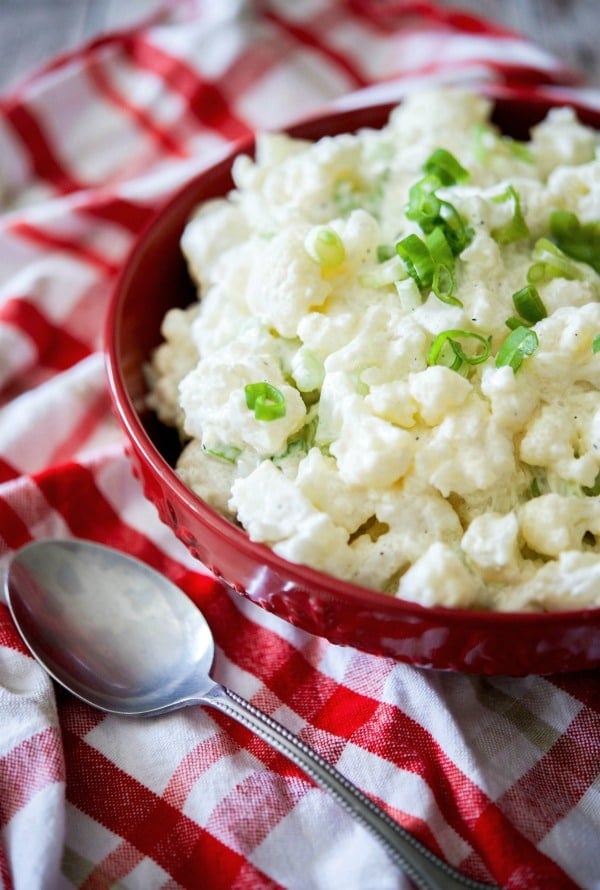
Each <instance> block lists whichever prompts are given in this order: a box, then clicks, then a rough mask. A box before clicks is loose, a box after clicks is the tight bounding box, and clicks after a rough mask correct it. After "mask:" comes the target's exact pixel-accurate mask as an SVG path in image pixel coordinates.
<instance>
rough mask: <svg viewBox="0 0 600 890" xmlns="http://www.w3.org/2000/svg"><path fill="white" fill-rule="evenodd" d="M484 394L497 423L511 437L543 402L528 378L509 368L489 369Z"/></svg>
mask: <svg viewBox="0 0 600 890" xmlns="http://www.w3.org/2000/svg"><path fill="white" fill-rule="evenodd" d="M481 391H482V393H483V395H485V396H486V397H487V398H488V399H489V401H490V405H491V409H492V417H493V419H494V422H495V423H497V424H498V425H499V426H500V427H501V428H502V429H503V430H506V432H508V433H513V432H517V431H518V430H520V429H522V428H523V426H524V425H525V423H526V422H527V420H528V419H529V417H531V415H532V414H533V412H534V411H535V409H536V407H537V405H538V404H539V401H540V396H539V394H538V392H537V391H536V390H535V388H534V387H533V386H532V385H531V383H530V382H529V381H528V380H527V378H524V377H523V376H522V375H517V374H515V373H514V371H513V369H512V368H511V367H509V366H508V365H505V366H504V367H502V368H496V367H494V366H493V365H487V366H486V367H485V368H484V369H483V373H482V376H481Z"/></svg>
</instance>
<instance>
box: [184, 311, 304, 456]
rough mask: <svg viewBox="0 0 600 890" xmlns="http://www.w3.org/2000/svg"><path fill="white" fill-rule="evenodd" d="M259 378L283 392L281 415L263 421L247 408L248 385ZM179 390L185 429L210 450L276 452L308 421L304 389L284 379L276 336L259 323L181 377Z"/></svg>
mask: <svg viewBox="0 0 600 890" xmlns="http://www.w3.org/2000/svg"><path fill="white" fill-rule="evenodd" d="M261 381H266V382H268V383H270V384H272V385H273V386H274V387H276V389H278V390H279V391H280V392H281V394H282V396H283V398H284V400H285V414H284V416H283V417H279V418H276V419H274V420H268V421H266V420H260V419H257V418H256V417H255V414H254V411H252V410H251V409H250V408H248V406H247V404H246V397H245V386H246V385H247V384H251V383H257V382H261ZM179 392H180V403H181V407H182V409H183V412H184V415H185V431H186V433H187V434H188V435H189V436H192V437H196V438H198V439H199V440H200V441H201V442H202V444H203V445H204V447H205V448H207V449H209V450H212V449H214V448H220V447H221V446H222V445H223V444H225V445H228V446H230V447H235V448H240V449H245V448H248V447H249V448H253V449H255V450H256V451H257V452H258V453H259V454H261V455H274V454H278V453H280V452H281V451H283V450H284V448H285V447H286V445H287V440H288V438H289V437H290V436H292V435H293V434H294V433H296V432H298V431H299V430H300V429H301V428H302V427H303V426H304V423H305V421H306V407H305V405H304V402H303V400H302V397H301V395H300V393H299V392H298V390H297V389H295V388H294V387H292V386H289V384H287V383H286V382H285V379H284V377H283V374H282V370H281V365H280V361H279V357H278V354H277V349H276V344H275V341H274V338H272V337H270V336H269V335H268V334H267V333H266V332H265V331H264V330H262V329H261V328H260V327H259V326H253V327H249V328H247V329H246V330H245V331H244V332H243V334H242V335H241V336H240V337H239V338H238V339H237V340H234V341H233V342H232V343H230V344H228V345H227V346H225V347H223V349H221V350H220V351H219V352H217V353H215V354H214V355H211V356H210V357H209V358H206V359H203V360H202V361H200V362H199V363H198V364H197V366H196V367H195V368H194V370H193V371H191V372H190V373H189V374H188V375H187V376H186V377H184V379H183V380H182V381H181V384H180V387H179Z"/></svg>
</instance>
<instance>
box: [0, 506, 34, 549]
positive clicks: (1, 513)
mask: <svg viewBox="0 0 600 890" xmlns="http://www.w3.org/2000/svg"><path fill="white" fill-rule="evenodd" d="M0 536H1V537H2V539H3V541H4V543H5V544H6V546H7V547H9V548H10V549H11V550H17V549H18V548H19V547H22V546H23V545H24V544H27V543H28V541H31V539H32V538H31V534H30V532H29V529H28V527H27V525H26V523H25V522H23V520H22V519H21V517H20V516H19V514H18V513H16V512H15V510H14V509H13V507H12V506H11V505H10V504H9V503H8V502H7V501H6V500H4V498H0Z"/></svg>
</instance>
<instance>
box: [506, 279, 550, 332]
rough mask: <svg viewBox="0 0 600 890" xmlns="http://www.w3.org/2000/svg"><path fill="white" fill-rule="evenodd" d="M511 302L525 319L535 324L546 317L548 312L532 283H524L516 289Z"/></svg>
mask: <svg viewBox="0 0 600 890" xmlns="http://www.w3.org/2000/svg"><path fill="white" fill-rule="evenodd" d="M512 298H513V303H514V305H515V309H516V310H517V312H518V313H519V315H520V316H521V318H524V319H525V321H528V322H530V324H535V323H536V322H538V321H541V320H542V318H546V316H547V315H548V312H547V310H546V307H545V306H544V303H543V302H542V298H541V297H540V295H539V293H538V290H537V288H536V287H534V286H533V284H526V285H525V287H522V288H521V290H518V291H516V292H515V293H514V294H513V295H512Z"/></svg>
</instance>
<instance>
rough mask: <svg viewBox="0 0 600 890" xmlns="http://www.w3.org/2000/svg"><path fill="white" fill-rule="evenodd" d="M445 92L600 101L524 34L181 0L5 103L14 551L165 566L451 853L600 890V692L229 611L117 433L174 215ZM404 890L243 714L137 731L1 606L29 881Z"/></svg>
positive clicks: (6, 845)
mask: <svg viewBox="0 0 600 890" xmlns="http://www.w3.org/2000/svg"><path fill="white" fill-rule="evenodd" d="M432 78H433V79H444V80H449V79H450V80H462V81H473V82H475V81H479V80H481V79H482V78H484V79H498V80H501V81H505V82H508V83H517V84H523V83H528V84H536V85H538V86H539V88H540V89H550V90H559V91H560V90H562V91H563V92H564V94H565V96H567V97H568V95H569V94H570V92H571V91H576V92H577V95H578V96H579V97H580V98H581V97H582V96H584V95H585V98H587V100H588V101H589V102H596V103H597V104H600V103H599V102H598V96H597V95H595V94H593V92H589V93H584V91H583V90H582V88H581V87H580V86H579V85H578V84H577V79H576V77H574V76H573V75H572V73H570V72H569V71H567V70H565V69H564V67H563V66H562V65H561V64H560V63H559V62H558V61H557V60H556V59H554V58H551V57H549V56H548V55H547V54H545V53H544V52H542V51H540V50H539V49H537V48H536V47H535V46H532V45H531V44H530V43H528V42H527V41H524V40H523V39H521V38H520V37H519V36H518V35H514V34H511V33H507V32H506V31H505V30H502V29H501V28H498V27H494V26H493V25H491V24H489V23H485V22H482V21H479V20H478V19H476V18H473V17H472V16H470V15H466V14H461V13H460V12H458V11H456V10H454V11H451V10H450V9H448V8H438V7H435V6H433V5H430V4H429V3H423V2H400V0H397V2H391V0H390V2H386V0H346V2H343V0H265V2H259V0H255V2H251V0H248V2H243V0H219V2H211V0H197V2H195V3H189V2H186V3H181V2H180V3H172V4H169V6H168V8H166V10H165V13H164V15H162V16H161V17H159V18H158V19H156V20H154V21H153V22H151V23H146V24H144V25H142V26H140V27H138V28H136V29H133V30H129V31H127V32H125V33H116V34H109V35H106V36H103V37H102V38H100V39H97V40H95V41H94V42H92V43H90V44H89V45H86V46H84V47H82V48H81V49H80V50H78V51H76V52H72V53H70V54H68V55H66V56H63V57H61V58H60V59H58V60H56V61H55V62H54V63H52V64H50V65H48V66H47V67H45V68H44V69H43V70H41V71H39V72H37V73H36V74H34V75H33V76H32V77H31V78H29V79H28V80H27V81H26V82H24V83H23V84H21V85H20V86H19V87H18V88H17V89H16V90H14V91H12V92H10V93H9V94H7V95H5V96H4V97H0V201H1V204H2V216H1V217H0V393H1V395H0V397H1V405H2V408H1V412H0V532H1V545H0V554H1V557H0V559H1V561H2V563H3V564H5V563H6V561H7V559H8V557H9V556H10V554H11V552H13V551H14V550H15V549H17V548H18V547H20V546H21V545H23V544H25V543H26V542H27V541H29V540H31V539H32V538H41V537H45V536H67V537H68V536H73V535H74V536H79V537H85V538H91V539H95V540H98V541H102V542H104V543H107V544H110V545H113V546H116V547H119V548H122V549H124V550H126V551H129V552H132V553H134V554H136V555H138V556H139V557H141V558H142V559H144V560H146V561H147V562H149V563H151V564H152V565H153V566H155V567H156V568H158V569H159V570H161V571H163V572H164V573H166V574H167V575H169V576H170V577H171V578H172V579H174V580H175V581H176V582H177V583H179V584H180V585H181V587H182V588H183V589H184V590H185V591H186V592H188V593H189V594H190V595H192V596H193V597H194V598H195V599H196V600H197V602H198V603H200V604H201V606H202V609H203V610H204V612H205V614H206V616H207V618H208V620H209V622H210V624H211V625H212V627H213V629H214V633H215V637H216V641H217V646H218V651H217V658H216V664H215V671H214V674H215V677H216V678H217V679H218V680H220V681H222V682H225V683H226V684H227V685H229V686H230V687H232V688H233V689H235V690H237V691H238V692H240V693H241V694H243V695H245V696H246V697H248V698H250V699H251V700H252V701H254V702H255V703H256V704H257V705H258V706H260V707H261V708H263V709H264V710H265V711H267V712H268V713H270V714H273V715H274V716H275V717H276V718H277V719H279V720H280V721H281V722H283V723H284V724H286V725H287V726H288V727H289V728H290V729H292V730H293V731H295V732H297V733H298V734H299V735H300V736H301V737H302V738H303V739H305V740H306V741H307V742H308V743H309V744H311V745H312V746H314V747H315V748H317V749H318V750H319V751H320V752H321V753H322V754H323V755H324V756H325V757H326V758H327V759H329V760H330V761H332V762H333V763H335V764H337V766H338V767H339V769H340V770H341V771H342V772H344V773H345V774H346V775H347V776H348V777H349V778H350V779H352V780H353V781H354V782H355V783H356V784H358V785H359V786H360V787H361V788H362V789H363V790H364V791H365V792H366V793H367V794H369V795H372V796H373V798H375V799H376V800H377V801H378V802H380V803H381V804H382V805H383V806H384V807H386V808H387V810H388V811H389V812H390V813H391V814H392V815H393V816H394V817H395V818H397V819H398V821H399V822H401V823H402V824H403V825H405V826H406V827H407V828H409V829H410V830H411V831H413V832H414V833H415V835H417V836H418V837H419V838H421V839H422V840H423V841H424V842H425V843H426V844H427V845H428V846H430V847H431V848H432V849H433V850H435V851H436V852H437V853H439V854H440V855H442V856H443V857H445V858H446V859H447V860H448V861H450V862H451V863H453V864H454V865H456V866H458V867H460V868H461V869H462V870H464V872H465V873H467V874H469V875H471V876H473V877H476V878H479V879H482V880H494V881H495V882H496V883H498V884H500V885H502V886H504V887H509V888H515V890H516V888H544V890H549V888H561V890H566V888H571V887H575V886H580V887H585V888H592V887H596V888H598V887H600V842H599V837H600V781H599V778H600V684H599V683H598V676H597V675H596V674H593V673H592V674H588V675H584V674H581V675H571V676H563V677H558V676H557V677H551V678H541V677H529V678H526V679H518V680H516V679H506V678H496V679H482V678H476V677H468V676H460V675H453V674H439V673H434V672H426V671H423V670H418V669H414V668H412V667H410V666H407V665H401V664H396V663H394V662H392V661H390V660H387V659H382V658H377V657H374V656H369V655H365V654H362V653H360V652H357V651H354V650H352V649H343V648H339V647H336V646H333V645H330V644H329V643H327V642H325V641H323V640H321V639H317V638H314V637H311V636H309V635H308V634H305V633H302V632H300V631H298V630H295V629H293V628H292V627H290V626H288V625H287V624H285V623H284V622H282V621H280V620H278V619H277V618H275V617H273V616H271V615H268V614H267V613H264V612H263V611H261V610H260V609H258V608H257V607H255V606H253V605H252V604H250V603H247V602H245V601H243V600H242V599H241V598H239V597H234V596H231V597H230V596H228V595H227V594H225V593H224V592H223V591H222V590H221V589H220V588H219V587H218V586H217V585H216V584H215V583H214V582H213V581H212V579H211V578H210V577H209V576H208V574H206V573H203V572H202V569H201V567H200V566H199V564H197V563H195V562H193V561H192V559H191V558H190V557H189V556H188V554H187V552H186V550H185V549H184V547H183V546H182V545H181V544H180V543H179V542H178V541H177V540H175V538H174V536H173V534H172V533H171V531H170V530H169V529H167V528H166V527H164V526H163V525H161V523H160V522H159V521H158V519H157V518H156V514H155V511H154V508H153V507H152V506H150V505H149V504H148V503H147V502H146V501H145V500H144V498H143V496H142V494H141V492H140V489H139V486H138V484H137V482H136V481H135V480H134V478H133V476H132V474H131V472H130V468H129V464H128V460H127V458H126V457H125V454H124V440H123V436H122V434H121V433H120V432H119V430H118V429H117V427H116V425H115V422H114V421H113V419H112V415H111V409H110V405H109V399H108V395H107V387H106V382H105V375H104V366H103V356H102V339H101V338H102V328H103V320H104V315H105V312H106V306H107V300H108V296H109V293H110V290H111V285H112V283H113V280H114V278H115V274H116V272H117V270H118V269H119V266H120V265H121V263H122V262H123V259H124V258H125V256H126V254H127V252H128V250H129V249H130V247H131V246H132V243H133V241H134V238H135V235H136V233H137V232H138V231H139V230H140V227H141V226H142V225H143V224H144V223H145V221H146V220H147V219H148V217H149V216H150V214H151V213H152V212H153V211H154V210H155V209H156V207H157V206H159V204H160V202H161V201H162V200H163V199H164V198H165V197H166V196H167V195H168V194H170V193H171V192H172V190H173V189H174V188H175V187H176V186H177V185H178V184H179V183H181V182H182V181H184V180H185V179H186V177H189V176H190V175H191V174H192V173H195V172H196V171H198V170H199V169H200V168H202V167H204V166H205V165H207V164H209V163H210V162H211V161H212V160H213V159H214V158H215V157H216V156H218V155H219V154H220V153H222V151H223V149H224V147H226V146H227V145H229V144H230V143H231V142H232V141H234V140H236V139H238V138H239V137H242V136H244V135H246V134H247V133H248V132H249V131H250V130H252V129H253V128H261V127H265V126H270V127H273V126H282V125H285V124H286V123H288V122H289V121H290V120H291V119H292V118H297V117H300V116H302V115H303V114H305V113H307V112H309V111H311V110H314V109H315V108H316V107H317V106H321V105H323V104H324V103H328V102H332V101H334V100H341V99H342V97H345V98H343V101H344V102H345V103H346V104H347V103H348V102H350V101H351V102H360V101H363V100H364V98H365V96H367V97H370V96H371V95H372V93H373V91H375V92H377V91H379V92H380V93H385V95H386V98H388V97H389V96H390V95H394V94H396V95H400V93H401V92H402V90H404V89H405V88H406V87H407V85H414V84H415V83H420V82H422V81H427V80H430V79H432ZM357 91H358V92H357ZM348 94H352V95H351V99H348ZM404 886H405V882H404V879H403V878H402V876H401V875H400V874H399V872H398V870H397V869H396V868H395V867H394V866H393V865H391V864H390V862H389V861H388V859H387V856H386V854H385V853H384V852H383V851H382V849H381V848H380V847H379V845H378V843H377V842H376V841H375V840H373V839H372V838H371V836H370V835H369V834H368V833H367V832H365V831H364V830H363V829H362V828H361V827H360V826H358V825H356V824H355V823H354V822H353V821H352V820H351V819H350V817H349V816H347V815H346V814H345V812H343V811H342V810H341V809H340V808H339V807H338V806H337V804H335V803H334V802H333V801H332V800H331V799H330V798H328V796H327V795H325V794H324V793H323V792H321V791H320V790H318V789H317V788H316V787H314V786H313V784H312V783H311V782H310V781H309V780H307V779H306V778H305V777H304V776H303V775H302V774H301V773H300V772H299V771H298V770H297V769H296V768H295V767H293V766H291V765H290V764H289V763H287V762H286V761H285V760H284V759H283V758H282V757H281V756H279V755H278V754H275V753H273V752H272V751H271V750H270V749H268V748H267V746H266V745H265V744H263V743H261V742H259V741H257V740H256V739H255V738H253V737H251V736H250V735H249V734H248V732H247V731H246V730H243V729H240V728H238V727H237V726H234V725H233V724H232V723H231V722H230V721H229V720H227V719H226V718H224V717H221V716H218V715H215V713H212V712H207V711H205V710H202V709H200V708H195V709H188V710H187V711H185V712H180V713H174V714H171V715H169V716H165V717H162V718H159V719H155V720H152V721H150V720H141V719H140V720H138V719H133V720H132V719H118V718H115V717H111V716H105V715H103V714H101V713H99V712H96V711H94V710H92V709H90V708H88V707H86V706H84V705H83V704H82V703H80V702H79V701H78V700H75V699H74V698H73V697H71V696H69V695H68V694H66V693H64V692H61V691H60V690H57V689H55V688H54V687H53V685H52V684H51V682H50V681H49V680H48V678H47V677H46V676H45V674H44V673H43V672H42V670H41V669H40V668H39V667H38V666H37V664H36V663H35V662H34V661H33V660H32V658H31V657H30V656H29V655H28V654H27V652H26V651H25V649H24V647H23V645H22V644H21V642H20V639H19V637H18V635H17V633H16V631H15V629H14V627H13V625H12V623H11V620H10V618H9V614H8V611H7V609H6V607H5V606H4V605H3V604H2V603H0V888H2V890H9V888H10V890H55V888H73V887H77V888H86V890H100V888H108V887H119V888H131V890H133V888H139V890H154V888H163V890H166V888H169V890H173V888H181V887H183V888H190V890H196V888H198V890H202V888H208V890H213V888H238V890H242V888H243V890H252V888H263V887H288V888H299V890H310V888H323V890H329V888H339V887H343V888H344V890H353V888H355V890H391V888H401V887H404Z"/></svg>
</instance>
